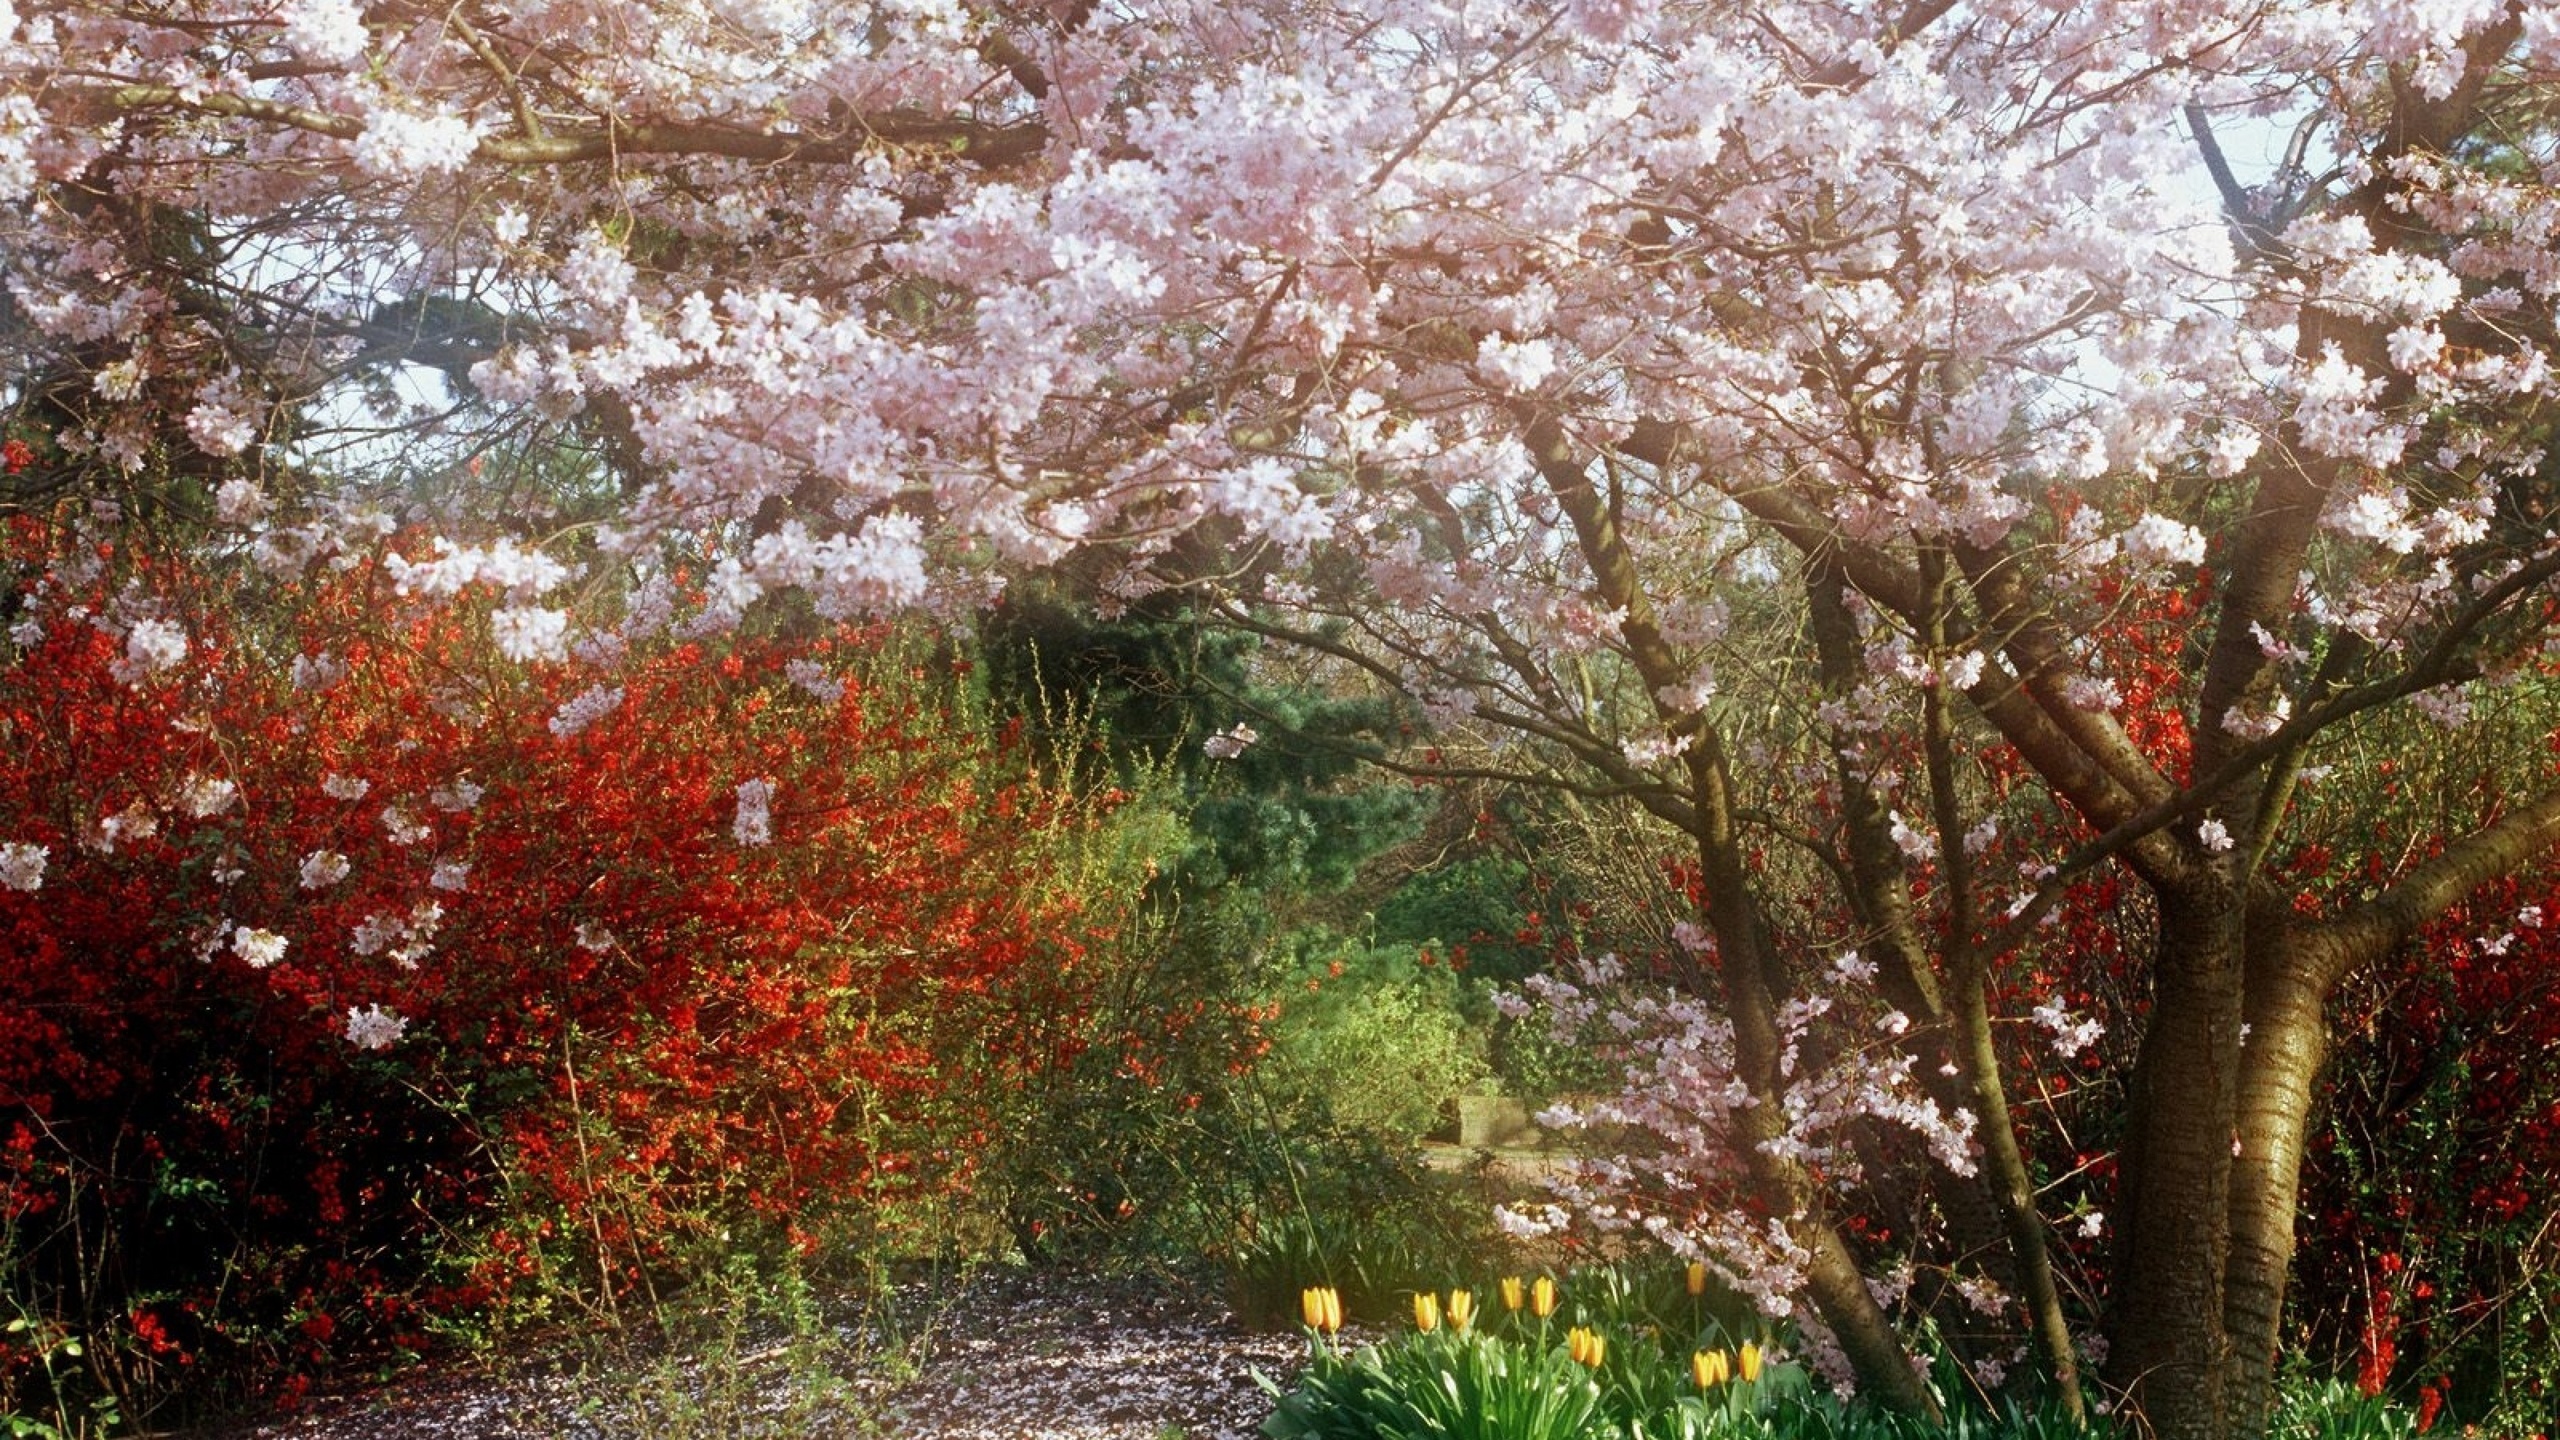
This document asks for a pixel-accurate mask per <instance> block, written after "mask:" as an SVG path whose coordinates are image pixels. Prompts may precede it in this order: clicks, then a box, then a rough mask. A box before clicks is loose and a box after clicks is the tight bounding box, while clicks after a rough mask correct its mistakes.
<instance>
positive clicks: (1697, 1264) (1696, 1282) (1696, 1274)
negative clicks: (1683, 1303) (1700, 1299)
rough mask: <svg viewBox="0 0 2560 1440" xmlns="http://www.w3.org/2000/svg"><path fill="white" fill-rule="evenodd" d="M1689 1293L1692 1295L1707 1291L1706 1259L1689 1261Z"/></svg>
mask: <svg viewBox="0 0 2560 1440" xmlns="http://www.w3.org/2000/svg"><path fill="white" fill-rule="evenodd" d="M1689 1293H1690V1294H1692V1295H1704V1294H1706V1293H1707V1262H1706V1261H1704V1260H1692V1261H1690V1262H1689Z"/></svg>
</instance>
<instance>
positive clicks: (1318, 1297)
mask: <svg viewBox="0 0 2560 1440" xmlns="http://www.w3.org/2000/svg"><path fill="white" fill-rule="evenodd" d="M1298 1313H1299V1315H1300V1316H1301V1317H1303V1318H1304V1319H1305V1320H1306V1322H1307V1328H1308V1329H1310V1330H1322V1331H1324V1332H1325V1333H1327V1334H1331V1333H1332V1332H1334V1331H1336V1330H1339V1329H1341V1328H1342V1292H1341V1291H1339V1290H1336V1289H1334V1288H1333V1287H1332V1286H1330V1285H1318V1286H1314V1287H1313V1288H1310V1289H1306V1290H1301V1291H1299V1292H1298Z"/></svg>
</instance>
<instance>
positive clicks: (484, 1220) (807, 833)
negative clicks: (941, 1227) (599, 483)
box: [0, 522, 1112, 1413]
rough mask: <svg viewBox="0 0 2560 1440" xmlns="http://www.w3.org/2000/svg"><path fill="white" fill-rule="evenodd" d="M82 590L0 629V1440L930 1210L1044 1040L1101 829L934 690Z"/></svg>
mask: <svg viewBox="0 0 2560 1440" xmlns="http://www.w3.org/2000/svg"><path fill="white" fill-rule="evenodd" d="M8 543H9V545H10V546H11V547H12V549H13V550H14V551H15V554H14V555H13V556H12V557H10V558H11V559H13V560H14V561H15V562H16V563H17V564H18V565H19V566H21V567H23V568H22V569H21V571H20V573H22V574H35V573H39V570H38V567H37V566H36V565H35V564H34V563H33V562H34V561H35V560H36V559H37V558H39V557H40V555H41V554H42V552H43V550H44V549H45V547H46V546H47V545H48V544H49V543H51V541H50V537H48V536H47V535H46V534H45V533H43V532H42V531H41V530H40V529H38V528H37V527H36V526H34V525H33V524H32V523H30V522H19V525H18V528H17V529H15V530H14V531H13V532H11V534H10V535H9V537H8ZM124 564H125V562H124V557H121V556H114V555H108V556H103V557H101V561H100V563H99V565H97V566H96V567H94V568H95V571H96V574H95V578H94V579H93V580H92V581H91V582H90V584H89V588H88V589H87V591H86V592H85V593H79V594H73V593H67V592H65V591H64V590H63V589H62V588H61V587H60V584H59V582H55V584H54V585H53V587H52V588H49V589H43V590H41V591H39V590H37V589H34V588H20V590H19V593H16V594H15V595H14V596H13V597H12V598H13V601H14V604H13V606H12V614H11V618H12V619H13V620H14V622H15V629H14V631H13V635H14V644H13V645H12V646H10V647H8V648H7V650H6V658H5V665H0V750H5V753H7V754H8V755H9V756H10V757H11V763H10V764H9V765H8V766H7V767H5V769H0V1250H5V1254H0V1259H5V1261H6V1264H7V1266H8V1270H7V1280H6V1285H5V1301H0V1303H6V1304H7V1305H8V1306H10V1307H11V1308H12V1313H11V1314H10V1315H9V1316H7V1317H0V1318H9V1319H22V1320H24V1321H26V1322H27V1323H26V1324H24V1325H21V1326H18V1327H16V1328H15V1329H14V1330H12V1331H10V1332H8V1333H6V1334H0V1413H5V1412H7V1411H9V1410H11V1409H13V1408H19V1407H22V1406H26V1405H30V1404H36V1403H54V1399H59V1398H61V1397H67V1396H73V1395H76V1394H79V1393H83V1392H85V1393H89V1394H94V1395H98V1396H105V1397H122V1399H123V1402H124V1403H125V1405H126V1406H127V1409H128V1412H129V1413H131V1412H133V1411H136V1410H138V1409H142V1408H147V1407H148V1406H150V1405H152V1404H153V1403H155V1401H156V1397H165V1396H168V1395H171V1394H175V1393H179V1392H182V1391H183V1392H189V1393H192V1394H196V1395H199V1396H201V1395H203V1394H206V1393H208V1392H210V1393H215V1394H228V1395H231V1396H233V1397H234V1398H237V1397H239V1396H241V1395H243V1394H246V1393H264V1394H266V1395H268V1396H270V1397H272V1396H273V1395H275V1394H276V1393H279V1392H281V1393H284V1394H286V1395H289V1394H290V1393H291V1392H292V1389H293V1387H294V1386H295V1385H297V1384H299V1383H301V1382H300V1380H299V1379H298V1378H297V1377H301V1376H305V1375H308V1374H310V1373H313V1372H314V1371H315V1370H316V1369H318V1368H319V1367H321V1366H323V1365H326V1364H331V1363H338V1362H343V1361H344V1360H346V1359H348V1358H350V1357H355V1356H361V1355H364V1354H368V1353H373V1352H377V1351H379V1350H381V1349H383V1348H384V1347H390V1346H415V1345H418V1344H420V1343H422V1341H421V1335H422V1329H423V1327H424V1326H425V1324H426V1323H427V1322H428V1321H429V1320H430V1319H431V1318H432V1317H433V1316H434V1315H436V1314H439V1313H445V1312H450V1311H454V1310H456V1309H462V1308H470V1307H477V1306H483V1305H488V1304H493V1303H504V1302H507V1301H509V1300H511V1299H521V1298H524V1297H525V1295H526V1293H527V1292H526V1291H525V1286H526V1285H527V1284H528V1282H532V1283H534V1284H535V1285H536V1286H537V1288H538V1289H541V1290H542V1291H544V1292H545V1293H549V1294H557V1293H558V1292H559V1291H560V1289H561V1288H562V1287H564V1286H565V1287H569V1288H570V1289H571V1290H572V1291H573V1292H574V1293H577V1294H580V1295H584V1296H588V1297H593V1298H598V1299H604V1300H610V1299H611V1297H613V1296H614V1295H616V1294H617V1293H620V1292H623V1291H625V1290H626V1289H628V1288H629V1287H631V1286H633V1285H636V1284H639V1283H642V1282H644V1281H648V1280H651V1279H653V1278H654V1277H656V1276H657V1275H658V1274H659V1273H661V1272H662V1271H663V1270H664V1269H665V1268H666V1267H669V1266H672V1265H675V1264H677V1263H678V1262H680V1261H683V1260H685V1259H687V1258H689V1256H690V1255H691V1254H693V1253H695V1252H696V1250H697V1248H698V1247H699V1246H703V1245H710V1244H728V1245H738V1244H745V1243H749V1241H750V1240H751V1239H752V1237H753V1236H754V1235H755V1234H757V1233H761V1234H763V1235H764V1236H766V1237H768V1238H771V1239H775V1240H789V1241H792V1242H796V1243H799V1244H801V1245H803V1246H809V1245H815V1244H816V1243H818V1242H819V1241H820V1240H821V1239H822V1238H823V1237H824V1236H825V1235H826V1233H827V1231H828V1230H829V1228H830V1226H831V1225H832V1224H834V1223H835V1221H836V1220H837V1219H839V1218H841V1217H846V1216H850V1215H855V1214H872V1213H876V1212H877V1209H878V1207H880V1206H882V1205H884V1204H888V1203H890V1202H894V1201H896V1200H898V1199H901V1198H905V1197H912V1196H948V1195H950V1194H953V1193H956V1192H963V1191H965V1190H966V1189H967V1188H968V1187H969V1186H970V1185H971V1183H972V1181H973V1178H974V1176H973V1167H974V1164H975V1157H976V1156H977V1155H979V1154H980V1153H982V1152H983V1150H984V1149H985V1147H986V1143H987V1140H988V1134H987V1132H988V1129H989V1127H991V1126H994V1125H998V1124H1000V1123H1002V1120H1003V1117H1004V1115H1005V1114H1006V1112H1007V1107H1008V1106H1009V1105H1011V1104H1014V1103H1016V1102H1017V1101H1021V1103H1028V1101H1027V1100H1023V1099H1022V1097H1025V1096H1027V1095H1028V1094H1029V1092H1031V1091H1033V1090H1035V1089H1036V1088H1037V1086H1038V1085H1039V1084H1040V1083H1041V1080H1042V1077H1043V1076H1044V1075H1046V1074H1047V1073H1048V1072H1050V1071H1051V1070H1052V1069H1053V1068H1055V1067H1058V1066H1061V1065H1064V1064H1066V1063H1068V1062H1069V1061H1071V1060H1072V1059H1073V1057H1074V1056H1075V1054H1076V1052H1077V1050H1078V1049H1079V1047H1080V1046H1082V1045H1083V1044H1084V1043H1086V1036H1085V1034H1084V1028H1085V1027H1084V1026H1083V1024H1082V1020H1081V1010H1080V1008H1079V1004H1078V996H1079V993H1080V991H1081V989H1082V988H1083V987H1085V986H1086V985H1087V984H1088V983H1089V975H1088V969H1089V966H1090V965H1091V964H1093V963H1095V962H1094V957H1093V956H1092V955H1091V954H1090V953H1089V950H1088V947H1089V946H1090V945H1092V944H1093V943H1094V942H1095V941H1097V940H1100V939H1107V938H1108V937H1109V932H1110V926H1109V924H1108V923H1107V917H1105V916H1102V915H1099V914H1097V913H1094V911H1093V910H1091V909H1089V908H1088V907H1089V904H1090V901H1089V898H1088V897H1089V894H1090V893H1092V892H1096V891H1100V892H1103V893H1105V894H1107V893H1108V890H1109V886H1110V884H1111V883H1112V880H1111V876H1110V874H1109V873H1108V870H1109V867H1108V865H1107V864H1106V863H1104V862H1102V861H1098V860H1095V859H1093V856H1092V854H1090V853H1088V847H1089V845H1090V842H1091V841H1092V839H1093V837H1094V836H1095V835H1096V834H1097V826H1096V822H1097V820H1098V819H1099V817H1100V815H1101V813H1102V812H1103V811H1104V810H1105V809H1107V807H1108V803H1109V802H1108V797H1106V799H1105V800H1103V801H1099V802H1094V803H1087V802H1084V801H1081V800H1079V799H1077V798H1075V797H1073V796H1070V795H1067V794H1064V793H1061V792H1059V791H1057V790H1055V789H1052V788H1047V787H1044V786H1043V785H1041V784H1039V783H1037V782H1036V781H1034V780H1033V779H1031V778H1030V776H1031V774H1032V772H1031V769H1030V767H1029V766H1027V765H1026V764H1023V763H1021V762H1022V760H1023V757H1022V756H1020V755H1019V754H1017V753H1015V750H1016V749H1018V747H1009V746H1008V745H1007V744H1005V743H1004V742H1002V741H999V742H997V743H995V744H993V745H990V744H989V743H988V742H987V741H986V740H985V739H984V738H983V737H981V736H980V735H978V734H976V733H973V732H972V731H971V729H970V728H969V726H968V725H967V723H965V719H966V717H965V715H961V714H959V713H958V712H955V711H954V710H952V708H951V705H950V703H949V702H951V701H952V700H953V699H955V698H956V697H957V696H958V695H959V694H960V690H961V688H962V687H959V686H957V685H956V684H955V683H953V680H952V677H951V676H950V675H949V674H948V673H947V669H948V667H947V666H945V667H944V670H945V672H946V673H930V672H929V671H928V670H927V669H925V668H920V667H910V666H908V665H906V664H905V663H903V662H900V661H899V660H897V659H896V658H895V656H894V654H893V653H892V650H891V649H890V648H886V647H884V642H883V641H882V638H881V637H878V636H870V635H863V634H855V633H839V634H836V635H833V636H830V637H828V638H826V639H823V640H819V641H815V642H808V641H802V642H795V643H793V644H790V645H787V646H786V645H783V644H780V643H765V642H760V641H756V640H738V641H733V642H723V643H721V644H720V645H717V646H713V645H707V644H677V643H665V644H659V645H657V646H655V647H645V646H644V647H642V648H638V649H635V650H634V651H633V653H631V654H629V655H627V656H624V657H622V659H621V661H620V663H618V664H617V665H615V666H614V667H613V668H612V669H611V670H610V672H609V673H607V672H602V671H600V670H598V669H596V668H593V667H574V666H570V665H566V664H559V665H547V664H546V665H534V666H530V667H523V666H517V665H513V664H510V663H508V662H506V661H504V660H502V659H500V658H498V656H497V655H496V653H495V652H494V651H493V648H492V645H491V643H490V640H489V638H488V637H489V632H490V626H491V624H492V616H491V614H490V609H491V607H490V605H489V604H487V603H485V597H476V596H470V595H466V596H463V597H459V598H454V599H445V600H436V601H422V600H416V599H412V598H408V597H404V596H402V595H400V594H399V593H398V592H397V590H396V588H395V587H394V585H393V584H392V581H391V577H390V575H389V574H388V573H387V572H386V571H385V570H384V569H383V568H382V567H381V566H379V565H376V564H371V563H368V564H361V565H356V566H352V567H350V568H346V569H343V570H337V571H332V572H330V573H327V574H325V575H318V576H316V577H315V578H313V579H311V580H309V581H307V582H305V583H301V584H298V585H293V586H287V587H285V589H284V591H283V593H282V594H281V595H280V596H278V597H277V599H276V601H275V603H274V604H272V605H271V606H268V607H265V608H259V609H252V608H251V607H249V606H247V605H246V604H225V603H224V600H223V596H224V593H225V592H224V585H225V578H226V577H225V576H224V575H223V574H222V572H221V571H220V569H219V568H218V567H215V566H206V567H204V568H200V569H191V570H184V571H179V570H172V569H168V568H166V567H159V568H150V567H140V566H135V567H132V568H131V569H129V570H128V571H126V573H121V574H120V573H118V571H119V567H120V566H123V565H124ZM144 597H148V598H147V599H146V598H144ZM71 1342H76V1345H75V1344H73V1343H71ZM75 1349H76V1350H77V1352H78V1353H77V1354H76V1355H75V1354H74V1353H73V1352H74V1350H75ZM48 1396H50V1397H54V1399H48V1398H47V1397H48Z"/></svg>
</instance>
